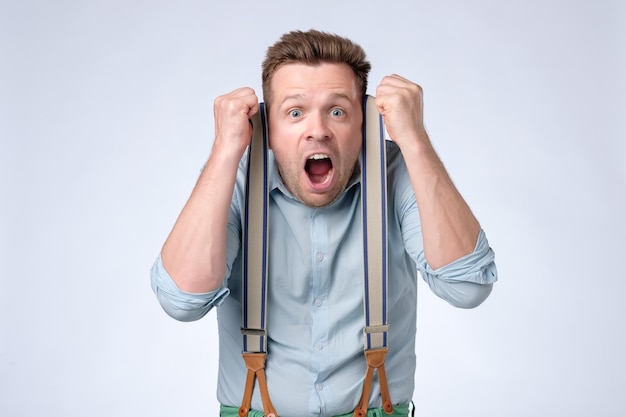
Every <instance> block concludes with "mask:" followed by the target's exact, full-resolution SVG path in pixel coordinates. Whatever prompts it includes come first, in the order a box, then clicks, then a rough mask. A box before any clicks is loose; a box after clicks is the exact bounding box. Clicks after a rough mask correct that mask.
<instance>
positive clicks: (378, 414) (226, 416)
mask: <svg viewBox="0 0 626 417" xmlns="http://www.w3.org/2000/svg"><path fill="white" fill-rule="evenodd" d="M238 413H239V408H238V407H229V406H227V405H222V406H220V417H238V415H239V414H238ZM353 414H354V412H353V411H351V412H349V413H346V414H340V415H338V416H334V417H352V415H353ZM279 416H280V417H285V416H282V415H280V414H279ZM408 416H409V404H398V405H394V406H393V413H391V414H385V411H384V410H383V409H382V408H370V409H369V410H367V414H366V417H408ZM248 417H264V414H263V412H262V411H257V410H250V411H249V412H248Z"/></svg>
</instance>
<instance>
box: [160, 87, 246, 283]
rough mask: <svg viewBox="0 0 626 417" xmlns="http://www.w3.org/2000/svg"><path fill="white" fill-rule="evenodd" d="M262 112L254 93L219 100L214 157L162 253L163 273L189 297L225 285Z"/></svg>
mask: <svg viewBox="0 0 626 417" xmlns="http://www.w3.org/2000/svg"><path fill="white" fill-rule="evenodd" d="M257 111H258V98H257V96H256V94H255V93H254V91H253V90H252V89H250V88H241V89H238V90H235V91H233V92H231V93H229V94H226V95H224V96H220V97H218V98H217V99H216V100H215V105H214V116H215V142H214V144H213V150H212V152H211V156H210V157H209V160H208V161H207V163H206V165H205V167H204V169H203V170H202V173H201V174H200V177H199V178H198V181H197V183H196V185H195V187H194V189H193V191H192V193H191V196H190V197H189V199H188V201H187V203H186V204H185V206H184V207H183V210H182V211H181V213H180V215H179V217H178V219H177V220H176V223H175V224H174V227H173V229H172V231H171V233H170V235H169V236H168V238H167V240H166V241H165V244H164V245H163V249H162V250H161V259H162V261H163V267H164V268H165V270H166V271H167V272H168V273H169V275H170V276H171V277H172V279H173V280H174V282H175V283H176V285H177V286H178V287H179V288H180V289H181V290H183V291H186V292H189V293H204V292H209V291H213V290H215V289H217V288H218V287H219V286H220V285H221V284H222V282H223V281H224V277H225V273H226V248H227V244H226V243H227V242H226V240H227V222H228V212H229V208H230V203H231V199H232V195H233V189H234V185H235V180H236V175H237V166H238V164H239V161H240V159H241V157H242V155H243V153H244V152H245V149H246V147H247V146H248V144H249V143H250V138H251V135H252V128H251V126H250V122H249V119H250V117H251V116H252V115H254V114H255V113H256V112H257Z"/></svg>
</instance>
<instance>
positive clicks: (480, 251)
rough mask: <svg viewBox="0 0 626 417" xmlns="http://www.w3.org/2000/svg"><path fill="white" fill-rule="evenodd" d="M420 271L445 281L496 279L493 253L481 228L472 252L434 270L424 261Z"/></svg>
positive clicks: (491, 281)
mask: <svg viewBox="0 0 626 417" xmlns="http://www.w3.org/2000/svg"><path fill="white" fill-rule="evenodd" d="M422 272H423V273H424V274H425V275H427V276H428V277H429V278H430V279H438V280H442V281H447V282H473V283H476V284H482V285H488V284H493V283H494V282H496V281H497V280H498V271H497V269H496V264H495V253H494V252H493V250H492V249H491V248H490V247H489V242H488V241H487V237H486V236H485V233H484V231H483V230H482V229H481V230H480V233H479V234H478V239H477V241H476V246H475V248H474V252H472V253H470V254H469V255H465V256H463V257H462V258H459V259H457V260H456V261H454V262H452V263H450V264H448V265H445V266H442V267H441V268H438V269H434V270H433V269H432V268H431V267H430V265H428V263H427V262H424V265H423V269H422Z"/></svg>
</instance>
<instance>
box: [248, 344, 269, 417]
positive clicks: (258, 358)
mask: <svg viewBox="0 0 626 417" xmlns="http://www.w3.org/2000/svg"><path fill="white" fill-rule="evenodd" d="M265 357H266V354H265V353H244V354H243V360H244V361H245V363H246V367H247V368H248V375H247V377H246V387H245V389H244V392H243V399H242V400H241V407H239V417H246V416H247V415H248V412H249V411H250V407H251V406H252V393H253V392H254V380H255V379H256V380H257V381H258V382H259V391H260V393H261V401H262V402H263V414H265V417H278V414H276V410H275V409H274V405H273V404H272V400H271V399H270V394H269V391H268V389H267V380H266V378H265Z"/></svg>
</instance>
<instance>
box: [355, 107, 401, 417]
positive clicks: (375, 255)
mask: <svg viewBox="0 0 626 417" xmlns="http://www.w3.org/2000/svg"><path fill="white" fill-rule="evenodd" d="M363 111H364V113H363V120H364V123H363V129H364V131H363V146H362V149H363V150H362V155H361V209H362V218H363V261H364V282H363V292H364V294H363V306H364V309H365V328H364V332H363V338H364V346H365V348H364V350H365V358H366V360H367V372H366V374H365V380H364V382H363V392H362V394H361V399H360V401H359V404H358V405H357V407H356V409H355V410H354V416H355V417H358V416H365V414H366V413H367V406H368V403H369V396H370V391H371V386H372V379H373V376H374V370H377V371H378V380H379V384H380V392H381V396H382V401H383V409H384V410H385V413H387V414H391V413H392V412H393V405H392V403H391V399H390V396H389V388H388V386H387V377H386V374H385V356H386V354H387V331H388V329H389V325H388V324H387V165H386V152H385V146H386V145H385V135H384V125H383V122H382V116H381V115H380V114H379V113H378V109H377V108H376V104H375V102H374V97H370V96H366V97H365V102H364V103H363Z"/></svg>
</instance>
